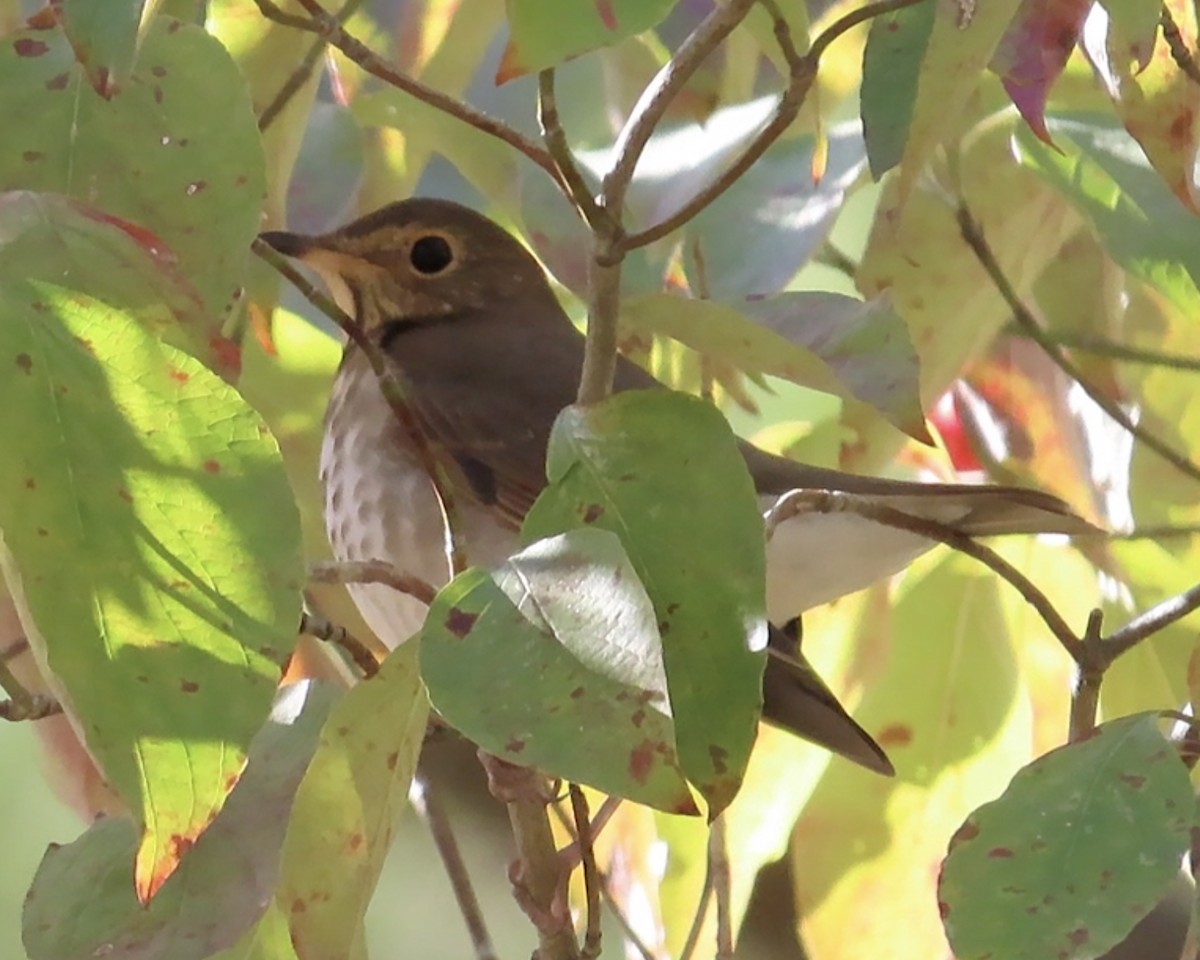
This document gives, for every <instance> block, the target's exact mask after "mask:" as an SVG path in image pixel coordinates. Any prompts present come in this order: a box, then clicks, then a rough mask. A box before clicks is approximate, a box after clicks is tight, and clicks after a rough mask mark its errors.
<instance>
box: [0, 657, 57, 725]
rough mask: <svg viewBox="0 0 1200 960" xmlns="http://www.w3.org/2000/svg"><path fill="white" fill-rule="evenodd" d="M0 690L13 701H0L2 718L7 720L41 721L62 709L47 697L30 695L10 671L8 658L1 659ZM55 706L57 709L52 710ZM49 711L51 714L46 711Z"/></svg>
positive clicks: (0, 716)
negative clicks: (51, 706)
mask: <svg viewBox="0 0 1200 960" xmlns="http://www.w3.org/2000/svg"><path fill="white" fill-rule="evenodd" d="M0 690H3V691H4V692H5V693H7V694H8V695H9V697H10V698H11V699H9V700H7V701H0V718H3V719H5V720H40V719H41V718H42V717H48V716H50V714H51V713H57V712H59V711H61V710H62V707H61V706H59V705H58V704H56V703H54V701H53V700H50V699H49V698H47V697H43V696H41V695H40V694H36V693H30V692H29V691H28V690H27V689H26V688H25V685H24V684H23V683H21V681H20V680H18V679H17V676H16V674H14V673H13V672H12V670H10V669H9V666H8V662H7V658H0ZM50 705H53V706H54V707H56V708H57V709H51V708H50ZM47 710H49V713H47V712H46V711H47Z"/></svg>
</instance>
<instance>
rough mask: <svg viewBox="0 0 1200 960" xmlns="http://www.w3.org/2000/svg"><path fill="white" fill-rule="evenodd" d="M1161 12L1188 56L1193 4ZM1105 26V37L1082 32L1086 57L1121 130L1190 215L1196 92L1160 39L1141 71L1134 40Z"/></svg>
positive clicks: (1173, 4) (1198, 109)
mask: <svg viewBox="0 0 1200 960" xmlns="http://www.w3.org/2000/svg"><path fill="white" fill-rule="evenodd" d="M1166 8H1167V9H1168V10H1169V11H1170V12H1171V15H1172V17H1173V18H1174V20H1175V25H1176V27H1177V28H1178V30H1179V39H1180V41H1181V42H1182V43H1183V44H1184V46H1185V47H1186V48H1187V49H1188V50H1195V49H1196V41H1197V29H1196V8H1195V4H1193V3H1192V0H1166ZM1108 26H1109V33H1108V35H1107V36H1105V35H1104V34H1102V33H1099V32H1094V31H1091V30H1089V31H1088V35H1087V37H1086V39H1087V40H1088V41H1089V43H1088V45H1087V51H1088V56H1089V57H1090V58H1091V60H1092V63H1093V65H1094V66H1095V68H1096V72H1097V73H1098V74H1099V75H1100V77H1101V78H1102V79H1103V81H1104V83H1105V85H1106V87H1107V88H1108V92H1109V94H1110V96H1112V98H1113V102H1114V104H1115V106H1116V109H1117V114H1118V116H1120V118H1121V121H1122V122H1123V123H1124V124H1125V129H1127V130H1128V131H1129V132H1130V134H1131V135H1132V136H1133V137H1134V139H1135V140H1137V142H1138V143H1139V144H1141V147H1142V149H1143V150H1144V151H1145V152H1146V157H1147V158H1148V159H1149V160H1150V163H1151V165H1152V166H1153V167H1154V169H1155V170H1157V171H1158V173H1159V175H1160V176H1161V177H1162V178H1163V180H1165V181H1166V183H1167V185H1168V186H1169V187H1170V189H1171V192H1172V193H1174V194H1175V196H1177V197H1178V198H1179V199H1180V200H1181V201H1182V202H1183V203H1184V204H1185V205H1186V206H1187V207H1188V208H1190V209H1191V210H1192V212H1194V213H1196V212H1200V197H1198V194H1197V186H1196V179H1195V169H1194V168H1195V164H1196V160H1197V156H1198V155H1200V125H1198V122H1197V117H1198V115H1200V86H1197V84H1195V83H1194V82H1193V81H1192V80H1191V79H1189V78H1188V76H1187V75H1186V74H1185V73H1184V72H1183V71H1182V70H1181V69H1180V68H1179V66H1178V64H1176V62H1175V59H1174V56H1173V55H1172V53H1171V50H1170V47H1169V45H1168V44H1167V42H1166V39H1165V38H1160V40H1159V42H1158V44H1157V45H1156V46H1155V47H1154V52H1153V54H1152V55H1151V56H1150V58H1149V61H1148V62H1147V64H1146V66H1145V68H1144V69H1141V68H1140V63H1139V60H1138V58H1137V57H1136V56H1135V53H1136V52H1137V49H1138V46H1137V44H1138V38H1136V37H1134V38H1129V37H1127V36H1124V35H1122V34H1118V33H1117V32H1116V31H1118V29H1120V27H1122V26H1123V24H1121V23H1119V22H1118V21H1117V20H1115V19H1114V20H1111V21H1110V22H1109V24H1108ZM1101 41H1102V42H1101Z"/></svg>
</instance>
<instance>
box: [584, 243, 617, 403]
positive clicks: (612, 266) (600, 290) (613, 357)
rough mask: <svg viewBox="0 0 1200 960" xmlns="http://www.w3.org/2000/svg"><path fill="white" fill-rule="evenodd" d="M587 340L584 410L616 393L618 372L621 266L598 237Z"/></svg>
mask: <svg viewBox="0 0 1200 960" xmlns="http://www.w3.org/2000/svg"><path fill="white" fill-rule="evenodd" d="M588 291H589V292H590V294H591V303H590V305H589V307H588V325H587V339H586V341H585V344H584V352H583V369H582V370H581V371H580V374H579V392H578V394H576V398H575V402H576V403H578V404H579V405H580V406H588V405H589V404H593V403H599V402H600V401H601V400H603V399H604V398H605V397H607V396H608V395H609V393H611V392H612V383H613V377H614V376H615V375H616V370H617V315H618V311H619V308H620V303H621V263H620V260H619V259H618V260H613V259H612V253H611V245H610V243H609V241H607V240H602V239H601V237H600V234H599V233H597V234H594V240H593V249H592V259H591V261H590V265H589V267H588Z"/></svg>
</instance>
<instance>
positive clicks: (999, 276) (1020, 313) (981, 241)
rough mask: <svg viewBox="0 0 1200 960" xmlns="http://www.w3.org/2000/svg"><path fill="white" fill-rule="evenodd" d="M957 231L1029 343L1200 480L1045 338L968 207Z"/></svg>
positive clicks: (1198, 469)
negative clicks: (1035, 345)
mask: <svg viewBox="0 0 1200 960" xmlns="http://www.w3.org/2000/svg"><path fill="white" fill-rule="evenodd" d="M958 227H959V231H960V233H961V234H962V238H963V241H964V242H965V243H966V244H967V246H968V247H970V248H971V250H972V252H974V254H975V257H976V259H977V260H978V261H979V263H980V265H981V266H982V267H983V269H984V271H985V272H986V273H987V275H988V277H989V279H990V280H991V281H992V283H993V285H994V286H995V287H996V290H997V291H999V293H1000V296H1001V297H1003V298H1004V302H1005V303H1006V304H1007V305H1008V308H1009V310H1011V311H1012V314H1013V319H1014V320H1015V321H1016V322H1017V325H1018V326H1019V327H1020V328H1021V330H1022V332H1024V333H1025V334H1026V335H1027V336H1029V337H1030V339H1032V340H1034V341H1035V342H1036V343H1037V345H1038V346H1039V347H1041V348H1042V351H1043V352H1044V353H1045V354H1046V356H1047V357H1049V358H1050V360H1051V361H1053V362H1054V364H1055V366H1057V367H1058V368H1059V369H1060V370H1062V372H1063V373H1065V374H1066V375H1067V376H1068V377H1070V378H1071V379H1072V380H1074V381H1075V382H1076V383H1078V384H1079V386H1080V388H1081V389H1082V390H1083V392H1084V393H1086V394H1087V395H1088V397H1089V398H1091V400H1092V402H1093V403H1095V404H1096V406H1098V407H1099V408H1100V409H1101V410H1103V411H1104V412H1105V413H1107V414H1108V415H1109V416H1110V417H1111V418H1112V419H1113V420H1114V421H1116V422H1117V423H1118V424H1119V425H1120V426H1122V427H1123V428H1124V429H1125V430H1127V431H1128V432H1129V433H1130V434H1132V435H1133V436H1134V437H1136V438H1137V439H1138V440H1141V441H1142V443H1144V444H1145V445H1146V446H1147V447H1149V448H1150V449H1151V450H1153V451H1154V452H1155V453H1157V454H1158V455H1159V456H1160V457H1162V458H1163V459H1164V460H1166V461H1167V462H1168V463H1170V464H1171V465H1172V466H1174V467H1175V468H1176V469H1178V470H1179V471H1180V472H1181V473H1184V474H1186V475H1187V476H1189V477H1191V478H1192V479H1194V480H1200V466H1197V465H1196V464H1195V463H1192V462H1191V461H1190V460H1188V459H1187V458H1186V457H1184V456H1183V455H1182V454H1180V453H1179V452H1178V451H1176V450H1174V449H1172V447H1171V446H1170V445H1169V444H1168V443H1166V442H1165V441H1163V440H1161V439H1160V438H1159V437H1158V436H1157V435H1155V434H1154V433H1152V432H1150V431H1149V430H1147V429H1146V428H1145V427H1143V426H1141V425H1140V424H1138V423H1135V422H1134V421H1133V420H1132V419H1131V418H1130V417H1129V415H1128V414H1127V413H1125V411H1124V410H1122V409H1121V406H1120V404H1118V403H1115V402H1114V401H1113V400H1111V399H1110V398H1109V397H1107V396H1105V394H1104V393H1103V392H1102V391H1100V390H1098V389H1096V387H1094V386H1093V385H1092V384H1091V383H1089V382H1088V380H1087V379H1086V378H1085V377H1084V376H1083V373H1082V372H1081V371H1080V370H1079V369H1078V368H1077V367H1076V366H1075V364H1073V363H1072V362H1071V361H1070V360H1069V359H1067V357H1066V356H1065V355H1064V354H1063V352H1062V351H1061V350H1060V349H1059V348H1058V346H1057V344H1055V343H1054V341H1053V340H1052V339H1051V338H1050V337H1048V336H1046V333H1045V331H1044V330H1042V328H1041V326H1040V325H1039V324H1038V322H1037V320H1036V319H1035V318H1034V316H1033V313H1032V311H1030V309H1029V308H1028V307H1026V306H1025V304H1024V303H1023V302H1022V301H1021V298H1020V297H1019V296H1018V295H1017V292H1016V290H1015V289H1013V286H1012V284H1011V283H1010V282H1009V280H1008V277H1007V276H1006V275H1005V273H1004V270H1003V269H1002V268H1001V266H1000V263H999V261H997V260H996V256H995V254H994V253H993V252H992V248H991V247H990V246H989V245H988V242H987V239H986V238H985V237H984V235H983V230H982V229H981V228H980V226H979V223H978V221H976V220H975V218H974V217H973V216H972V214H971V211H970V210H968V209H967V207H966V205H965V204H961V203H960V205H959V208H958Z"/></svg>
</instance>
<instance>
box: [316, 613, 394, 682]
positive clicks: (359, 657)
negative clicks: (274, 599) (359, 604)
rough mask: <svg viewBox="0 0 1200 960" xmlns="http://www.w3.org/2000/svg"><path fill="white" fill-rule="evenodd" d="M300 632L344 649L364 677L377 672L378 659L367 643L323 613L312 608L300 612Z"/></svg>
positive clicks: (371, 675)
mask: <svg viewBox="0 0 1200 960" xmlns="http://www.w3.org/2000/svg"><path fill="white" fill-rule="evenodd" d="M300 632H301V633H307V634H308V635H309V636H310V637H316V638H317V639H318V640H323V641H324V642H325V643H332V644H333V645H334V646H335V647H339V648H341V649H342V650H344V651H345V652H346V653H347V654H348V655H349V657H350V659H351V660H353V661H354V664H355V666H357V667H358V669H359V670H360V671H362V675H363V676H364V677H373V676H375V674H377V673H378V672H379V661H378V660H377V659H376V658H375V654H373V653H372V652H371V651H370V649H369V648H368V647H367V645H366V644H365V643H363V642H362V641H361V640H359V639H358V637H356V636H354V634H352V633H351V632H350V631H349V630H347V629H346V628H345V627H343V626H341V625H340V624H337V623H334V622H333V621H332V620H330V619H329V618H327V617H326V616H325V615H324V614H321V613H317V612H316V611H313V610H305V611H303V612H302V613H301V614H300Z"/></svg>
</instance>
